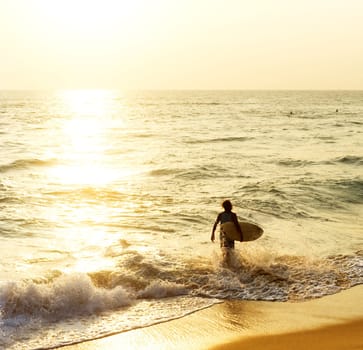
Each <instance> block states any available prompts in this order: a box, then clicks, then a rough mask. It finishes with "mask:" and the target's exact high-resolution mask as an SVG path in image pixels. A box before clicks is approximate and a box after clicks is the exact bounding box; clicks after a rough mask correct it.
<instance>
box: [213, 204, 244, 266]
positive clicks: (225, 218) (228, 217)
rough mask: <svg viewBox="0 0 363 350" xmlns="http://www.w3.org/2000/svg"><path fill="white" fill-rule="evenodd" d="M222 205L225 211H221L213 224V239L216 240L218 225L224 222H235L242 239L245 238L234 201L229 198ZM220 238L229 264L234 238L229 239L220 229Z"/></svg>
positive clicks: (224, 255)
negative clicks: (234, 210) (233, 209)
mask: <svg viewBox="0 0 363 350" xmlns="http://www.w3.org/2000/svg"><path fill="white" fill-rule="evenodd" d="M222 207H223V208H224V211H223V212H221V213H219V214H218V216H217V219H216V221H215V223H214V225H213V229H212V235H211V238H210V239H211V241H212V242H214V241H215V231H216V228H217V225H218V224H219V223H220V224H224V223H225V222H229V221H231V222H233V223H234V224H235V226H236V229H237V232H238V233H239V234H240V235H241V241H242V240H243V235H242V231H241V227H240V226H239V223H238V218H237V215H236V214H235V213H234V212H232V207H233V206H232V203H231V202H230V201H229V200H225V201H224V202H223V203H222ZM219 239H220V246H221V249H222V252H223V257H224V260H225V262H226V263H227V264H228V265H229V263H230V257H231V250H232V249H234V240H231V239H228V238H227V237H226V235H225V233H224V232H223V231H220V233H219Z"/></svg>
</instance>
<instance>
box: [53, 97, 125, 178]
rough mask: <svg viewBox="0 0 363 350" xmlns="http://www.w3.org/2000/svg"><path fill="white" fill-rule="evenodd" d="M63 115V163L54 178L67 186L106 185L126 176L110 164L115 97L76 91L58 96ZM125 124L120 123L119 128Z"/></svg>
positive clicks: (54, 173)
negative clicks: (108, 159) (110, 135)
mask: <svg viewBox="0 0 363 350" xmlns="http://www.w3.org/2000/svg"><path fill="white" fill-rule="evenodd" d="M59 97H60V99H61V102H62V105H63V110H64V114H65V116H66V118H65V121H64V125H63V130H62V133H63V136H62V145H61V149H62V155H61V157H60V158H61V159H62V164H60V165H59V166H57V167H54V168H52V170H51V173H52V174H51V175H52V176H55V177H56V178H58V179H59V180H60V181H61V182H62V183H64V184H83V185H106V184H107V183H109V182H111V181H113V180H115V179H116V178H120V177H122V176H127V174H128V173H129V171H128V169H124V170H123V171H122V172H120V170H119V169H118V170H116V169H115V168H114V167H113V166H112V164H110V162H107V157H106V152H107V149H108V148H109V147H110V146H109V144H110V142H109V140H108V136H109V133H110V130H111V129H112V127H113V124H112V104H113V103H115V102H114V101H115V95H114V94H113V93H112V92H110V91H104V90H74V91H66V92H62V93H61V94H60V95H59ZM120 124H122V121H119V122H118V125H120Z"/></svg>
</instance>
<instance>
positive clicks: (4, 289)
mask: <svg viewBox="0 0 363 350" xmlns="http://www.w3.org/2000/svg"><path fill="white" fill-rule="evenodd" d="M118 259H119V262H120V264H119V266H120V267H119V268H118V270H116V271H95V272H93V273H88V274H84V273H83V274H82V273H77V274H60V275H58V276H54V277H53V278H50V279H49V278H48V279H45V278H44V279H37V280H22V281H17V282H7V283H3V284H2V285H1V287H0V306H1V327H2V336H1V339H0V345H1V346H3V347H6V348H9V349H20V348H21V349H34V348H49V347H54V346H60V345H64V344H71V343H75V342H79V341H83V340H87V339H95V338H98V337H100V336H105V335H108V334H114V333H117V332H123V331H126V330H129V329H134V328H138V327H144V326H146V325H151V324H155V323H158V322H161V321H166V320H170V319H174V318H178V317H181V316H183V315H185V314H188V313H190V312H193V311H196V310H200V309H202V308H204V307H206V306H209V305H212V304H214V303H217V302H221V301H222V300H230V299H236V300H266V301H287V300H294V301H302V300H307V299H311V298H318V297H323V296H325V295H329V294H333V293H337V292H339V291H340V290H343V289H346V288H349V287H352V286H354V285H356V284H360V283H363V275H362V266H363V255H362V252H357V253H356V254H354V255H350V256H331V257H328V258H325V259H308V258H306V257H298V256H279V255H276V253H274V252H271V251H267V250H263V249H258V250H256V249H255V248H245V249H243V250H242V251H236V252H235V253H234V254H233V258H232V262H231V265H230V266H228V267H226V266H225V265H224V264H223V260H222V259H221V256H220V255H219V253H218V252H215V253H214V255H213V258H212V260H208V259H205V258H202V257H199V258H193V259H190V260H189V261H188V260H184V261H181V260H178V258H177V257H169V258H166V257H165V256H164V257H163V258H162V259H161V258H160V259H159V260H158V259H157V258H156V259H153V260H150V259H149V257H147V256H142V255H140V253H137V252H136V251H134V250H132V249H130V248H124V249H123V250H122V251H120V252H119V254H118ZM172 260H174V263H173V261H172ZM121 266H122V267H121ZM145 309H147V310H148V312H147V314H145V312H144V311H145ZM76 324H77V332H76V333H73V332H69V329H70V327H74V326H75V325H76ZM30 334H31V341H29V342H28V341H27V342H26V344H22V345H20V344H21V343H22V339H27V337H29V336H30ZM55 337H56V338H57V339H58V340H57V341H56V342H54V340H51V341H49V339H54V338H55Z"/></svg>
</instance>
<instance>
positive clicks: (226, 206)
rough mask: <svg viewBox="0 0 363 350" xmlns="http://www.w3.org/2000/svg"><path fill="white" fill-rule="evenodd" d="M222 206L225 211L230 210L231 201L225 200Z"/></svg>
mask: <svg viewBox="0 0 363 350" xmlns="http://www.w3.org/2000/svg"><path fill="white" fill-rule="evenodd" d="M222 207H223V208H224V210H225V211H231V210H232V203H231V201H229V200H226V201H224V202H223V203H222Z"/></svg>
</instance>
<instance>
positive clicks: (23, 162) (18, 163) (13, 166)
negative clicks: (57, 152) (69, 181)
mask: <svg viewBox="0 0 363 350" xmlns="http://www.w3.org/2000/svg"><path fill="white" fill-rule="evenodd" d="M56 163H57V161H56V160H54V159H49V160H41V159H18V160H15V161H13V162H11V163H8V164H3V165H0V173H4V172H7V171H12V170H19V169H26V168H29V167H46V166H51V165H54V164H56Z"/></svg>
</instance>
